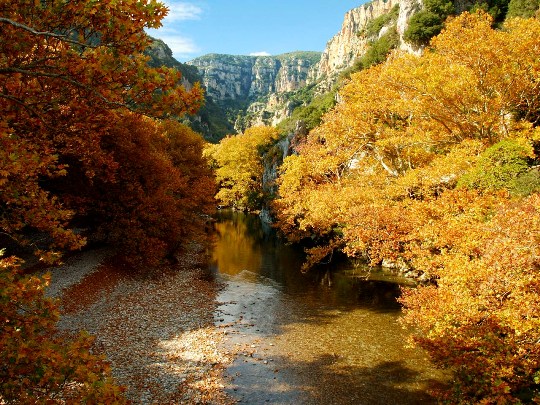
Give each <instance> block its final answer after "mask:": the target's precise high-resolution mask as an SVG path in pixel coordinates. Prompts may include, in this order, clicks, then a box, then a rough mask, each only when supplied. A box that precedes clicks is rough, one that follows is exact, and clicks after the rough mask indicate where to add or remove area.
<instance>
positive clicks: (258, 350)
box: [212, 211, 443, 404]
mask: <svg viewBox="0 0 540 405" xmlns="http://www.w3.org/2000/svg"><path fill="white" fill-rule="evenodd" d="M216 231H217V240H216V244H215V247H214V251H213V264H212V269H213V270H214V271H215V272H216V273H217V274H218V277H220V278H222V279H223V280H224V281H225V288H224V289H223V290H222V291H221V293H220V295H219V297H218V300H219V301H220V302H221V305H220V307H219V308H218V310H217V311H216V314H215V322H216V325H218V326H221V327H223V328H224V329H225V331H226V332H227V336H228V340H227V343H226V346H227V348H228V349H230V350H231V351H233V352H237V353H238V354H239V355H238V356H237V359H236V360H235V361H234V362H233V364H232V365H231V366H230V367H229V368H228V370H227V375H228V377H229V381H230V384H229V386H228V387H227V389H228V390H229V392H230V393H231V394H232V395H233V396H235V397H236V398H238V400H239V401H240V402H243V403H249V404H258V403H274V404H281V403H283V404H290V403H303V404H319V403H320V404H417V403H434V402H433V401H432V400H431V399H430V397H429V396H428V395H427V390H428V386H429V385H430V384H432V383H433V381H442V379H443V376H442V375H441V374H440V372H439V371H437V370H435V369H434V368H433V367H432V366H431V365H430V363H429V362H428V361H427V359H426V356H425V355H424V353H422V352H420V351H418V350H413V349H408V348H406V347H405V346H406V344H405V342H406V334H405V333H404V331H403V330H402V328H401V327H400V325H399V324H398V323H397V319H398V317H399V314H400V306H399V304H398V303H397V301H396V298H397V297H398V296H399V294H400V288H401V287H400V283H398V282H396V281H400V280H399V278H396V277H395V276H394V275H387V274H385V273H381V272H374V273H369V271H368V270H367V268H362V266H348V267H347V266H345V267H343V266H341V268H333V269H329V268H320V269H318V271H315V272H310V273H308V274H302V273H301V272H300V267H301V264H302V263H303V261H304V259H305V257H304V254H303V252H302V251H299V250H297V249H295V248H293V247H291V246H289V245H286V244H284V243H283V242H282V241H281V240H279V238H277V237H276V235H275V233H274V232H273V230H272V229H271V228H270V227H269V226H267V225H263V224H262V223H261V221H260V220H259V218H258V217H257V216H251V215H245V214H242V213H235V212H230V211H225V212H221V213H220V216H219V218H218V222H217V223H216Z"/></svg>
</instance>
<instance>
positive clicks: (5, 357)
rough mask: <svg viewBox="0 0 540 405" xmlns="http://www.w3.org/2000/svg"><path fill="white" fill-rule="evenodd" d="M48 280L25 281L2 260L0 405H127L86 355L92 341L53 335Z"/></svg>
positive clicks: (14, 265) (94, 358)
mask: <svg viewBox="0 0 540 405" xmlns="http://www.w3.org/2000/svg"><path fill="white" fill-rule="evenodd" d="M48 282H49V280H48V278H47V277H45V278H40V277H38V276H25V275H24V274H23V272H22V271H21V270H20V268H19V264H18V262H17V259H16V258H13V257H11V258H2V259H0V313H1V315H0V320H1V322H0V356H1V357H2V365H1V366H0V400H1V401H2V402H3V403H17V404H36V403H48V404H53V403H72V404H74V403H102V404H105V403H114V404H123V403H127V402H126V400H125V399H124V397H123V392H122V390H121V389H120V388H119V387H118V386H116V385H115V384H114V382H113V380H112V378H111V376H110V367H109V365H108V364H107V363H106V362H105V360H104V359H103V358H102V357H101V356H98V355H95V354H91V353H90V351H89V350H90V347H91V345H92V341H93V339H92V338H91V337H90V336H88V335H87V334H84V333H81V334H80V335H79V336H78V337H77V338H76V339H74V340H72V341H70V340H68V339H65V338H62V337H60V336H59V335H58V334H57V332H58V331H57V330H56V321H57V320H58V316H59V310H58V306H57V304H56V302H55V301H54V300H53V299H51V298H46V297H45V288H44V287H45V286H46V285H47V284H48Z"/></svg>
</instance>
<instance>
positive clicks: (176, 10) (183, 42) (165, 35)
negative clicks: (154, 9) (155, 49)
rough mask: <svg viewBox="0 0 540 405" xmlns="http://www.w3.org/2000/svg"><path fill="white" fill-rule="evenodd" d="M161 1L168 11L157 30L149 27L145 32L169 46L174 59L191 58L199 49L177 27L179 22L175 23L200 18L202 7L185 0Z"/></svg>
mask: <svg viewBox="0 0 540 405" xmlns="http://www.w3.org/2000/svg"><path fill="white" fill-rule="evenodd" d="M163 3H165V5H166V6H167V8H168V9H169V13H168V14H167V16H166V17H165V18H164V19H163V21H162V24H163V26H162V27H161V28H159V29H157V30H155V29H149V30H147V32H148V34H149V35H150V36H152V37H154V38H159V39H161V40H163V42H165V43H166V44H167V45H168V46H169V48H171V50H172V52H173V56H174V57H175V58H176V59H179V60H180V59H182V60H187V59H191V58H192V57H193V55H195V54H197V53H199V52H200V49H199V47H198V46H197V45H196V44H195V42H194V41H193V40H192V39H191V38H189V37H186V36H185V35H183V33H182V31H181V30H180V29H179V28H177V27H179V26H180V27H181V24H179V25H177V23H179V22H181V21H186V20H200V19H201V16H202V14H203V9H202V8H201V7H199V6H197V5H195V4H193V3H189V2H185V1H178V0H165V1H163Z"/></svg>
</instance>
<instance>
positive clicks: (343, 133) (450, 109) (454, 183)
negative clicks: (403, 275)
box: [274, 12, 540, 403]
mask: <svg viewBox="0 0 540 405" xmlns="http://www.w3.org/2000/svg"><path fill="white" fill-rule="evenodd" d="M492 25H493V19H492V17H491V16H490V15H489V14H487V13H485V12H478V13H474V14H469V13H464V14H462V15H460V16H458V17H456V18H454V19H452V20H449V21H448V22H447V25H446V28H444V29H443V31H442V32H441V34H440V35H438V36H437V37H435V38H434V39H433V40H432V42H431V44H430V51H429V52H426V53H425V54H424V55H423V56H420V57H419V56H413V55H406V54H399V53H396V54H394V55H392V56H391V57H390V58H389V60H388V61H386V62H385V63H383V64H380V65H377V66H374V67H372V68H370V69H368V70H364V71H361V72H359V73H356V74H353V75H352V76H351V81H350V83H349V84H347V85H346V86H345V87H344V88H343V89H342V90H341V91H340V100H341V102H340V103H338V105H337V106H336V107H335V108H334V109H333V110H332V111H330V112H329V113H327V114H326V115H325V116H324V117H323V122H322V124H321V125H320V126H318V127H317V128H315V129H314V130H312V131H311V132H310V134H309V135H308V137H307V138H306V140H305V142H304V143H303V144H302V145H301V146H300V147H299V148H298V151H299V154H298V155H293V156H289V157H287V158H286V159H285V162H284V165H283V168H282V174H281V176H280V178H279V179H278V182H279V184H280V186H279V198H278V199H277V200H276V201H275V203H274V208H275V214H276V215H277V218H278V225H279V226H280V228H281V229H282V230H283V232H284V233H285V234H286V235H287V236H288V238H289V239H290V240H292V241H308V242H309V243H310V244H311V245H312V244H313V241H317V245H316V246H315V247H312V248H310V249H309V250H308V252H309V253H310V259H309V261H308V263H307V266H309V265H312V264H314V263H317V262H319V261H321V260H322V259H324V258H325V257H326V256H328V255H331V254H332V252H333V251H335V250H337V249H339V250H342V251H344V252H345V253H347V254H348V255H350V256H353V257H362V258H365V259H367V260H368V261H369V262H371V263H372V264H381V263H383V262H385V263H393V264H394V265H396V266H400V267H402V268H403V269H412V270H414V271H415V272H417V273H423V274H424V278H426V279H429V280H431V283H430V284H429V285H428V286H424V287H419V288H417V289H413V290H410V291H407V292H406V293H405V295H404V297H403V298H402V303H403V304H404V306H405V308H406V316H405V318H404V322H405V323H406V324H408V325H413V326H415V327H416V328H417V329H416V332H415V334H414V339H413V340H414V342H416V343H417V344H419V345H420V346H421V347H423V348H425V349H426V350H427V351H428V353H429V354H430V355H431V357H432V359H433V360H434V361H435V362H436V363H437V364H439V365H440V366H442V367H445V368H448V369H450V370H451V371H452V372H453V373H454V377H455V381H454V384H453V387H452V389H451V390H450V391H448V392H440V393H439V395H440V398H441V399H443V400H446V401H448V402H451V403H517V402H518V401H531V400H538V399H539V398H540V393H539V390H538V378H539V374H538V373H539V370H540V363H539V361H540V356H539V353H538V339H539V338H540V335H539V334H540V323H539V321H538V317H537V316H536V315H534V314H535V313H537V312H538V310H539V309H540V306H539V304H540V301H538V294H537V285H538V270H539V267H538V261H537V257H538V254H537V252H536V248H537V246H538V242H539V241H538V235H539V233H538V231H537V229H536V228H537V225H538V221H539V218H540V216H539V215H538V207H539V206H540V205H538V194H537V193H538V190H539V188H538V185H539V181H540V177H539V176H540V174H539V172H538V168H537V165H538V161H539V156H538V146H539V140H540V138H539V136H540V132H539V130H538V128H537V125H538V118H539V116H538V107H539V104H538V103H539V102H540V99H539V98H538V90H539V83H540V76H539V75H538V72H539V71H540V69H539V68H540V64H539V60H538V52H537V51H538V50H539V49H540V22H539V21H538V20H534V19H529V20H522V19H511V20H509V21H507V23H506V24H505V26H504V27H503V29H501V30H495V29H493V28H492Z"/></svg>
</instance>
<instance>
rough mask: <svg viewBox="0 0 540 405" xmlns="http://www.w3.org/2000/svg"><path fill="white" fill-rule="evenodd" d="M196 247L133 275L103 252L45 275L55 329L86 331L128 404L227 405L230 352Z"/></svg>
mask: <svg viewBox="0 0 540 405" xmlns="http://www.w3.org/2000/svg"><path fill="white" fill-rule="evenodd" d="M202 256H203V253H202V252H201V251H200V249H199V250H198V249H197V248H196V247H192V248H191V249H190V251H188V252H185V253H184V254H183V255H182V256H181V257H180V262H179V263H178V264H176V265H174V266H171V267H168V268H163V269H160V271H159V274H157V273H154V274H149V273H148V272H135V271H133V269H130V268H129V267H128V266H126V265H125V264H122V263H121V262H119V261H118V260H116V259H114V258H113V257H112V256H111V255H110V252H108V251H105V250H91V251H87V252H84V253H82V254H80V255H77V256H75V257H72V258H70V259H69V260H68V261H67V262H66V264H65V265H63V266H61V267H58V268H55V269H53V270H52V271H51V273H52V281H51V286H50V288H49V294H50V295H53V296H56V297H59V298H60V299H61V303H62V317H61V319H60V322H59V325H58V326H59V329H60V330H61V331H64V332H68V333H76V332H78V331H80V330H86V331H88V332H89V333H91V334H92V335H94V336H95V337H96V341H95V350H96V351H98V352H101V353H103V354H105V355H106V356H107V359H108V360H109V361H110V363H111V366H112V373H113V376H114V377H115V379H116V381H117V383H119V384H120V385H123V386H125V387H126V395H127V397H128V399H129V400H131V401H132V403H134V404H230V403H235V401H234V400H233V399H231V398H230V397H228V396H227V395H226V394H225V392H224V389H223V388H224V381H223V369H224V367H225V366H226V365H227V364H228V363H230V362H231V361H232V356H233V355H232V354H231V353H228V352H225V351H224V349H223V348H222V347H223V346H222V344H221V343H222V342H223V339H224V334H225V333H226V332H225V331H224V330H223V328H218V327H216V326H215V325H214V315H213V314H214V311H215V309H216V305H217V304H216V300H215V298H216V294H217V291H218V289H219V285H218V284H217V283H216V282H215V281H214V280H213V279H212V278H211V277H209V276H208V274H207V272H206V271H205V270H204V268H205V266H204V261H203V258H202Z"/></svg>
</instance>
